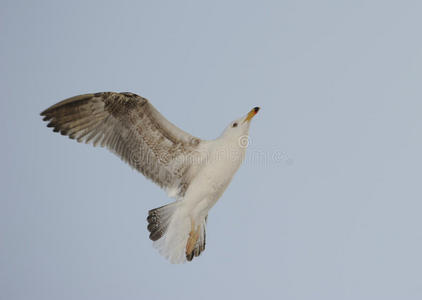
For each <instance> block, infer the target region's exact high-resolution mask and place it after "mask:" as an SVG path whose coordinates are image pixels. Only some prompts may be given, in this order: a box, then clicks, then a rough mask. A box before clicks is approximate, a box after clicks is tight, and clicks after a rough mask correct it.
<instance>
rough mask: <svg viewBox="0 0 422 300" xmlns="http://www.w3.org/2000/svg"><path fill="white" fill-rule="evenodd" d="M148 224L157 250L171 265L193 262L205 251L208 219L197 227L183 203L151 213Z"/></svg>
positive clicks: (154, 210) (177, 202)
mask: <svg viewBox="0 0 422 300" xmlns="http://www.w3.org/2000/svg"><path fill="white" fill-rule="evenodd" d="M147 221H148V230H149V232H150V236H149V237H150V239H151V240H152V241H154V247H155V248H156V249H157V250H158V251H159V253H160V254H161V255H163V256H164V257H166V258H167V259H168V260H169V261H170V262H171V263H183V262H186V260H187V261H191V260H192V259H193V258H194V257H196V256H199V255H200V254H201V253H202V252H203V251H204V250H205V226H206V218H205V219H203V220H202V222H200V223H199V224H198V223H196V224H195V222H194V220H192V218H191V216H190V215H189V213H188V212H187V211H186V209H184V207H183V204H182V203H181V202H179V201H176V202H173V203H170V204H168V205H165V206H162V207H158V208H155V209H152V210H150V211H149V214H148V218H147Z"/></svg>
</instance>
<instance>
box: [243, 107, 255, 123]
mask: <svg viewBox="0 0 422 300" xmlns="http://www.w3.org/2000/svg"><path fill="white" fill-rule="evenodd" d="M258 111H259V107H254V108H252V110H251V111H250V112H249V113H248V115H247V116H246V119H245V121H243V123H245V122H249V121H250V120H252V118H253V117H255V115H256V114H257V113H258Z"/></svg>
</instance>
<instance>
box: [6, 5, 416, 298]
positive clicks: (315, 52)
mask: <svg viewBox="0 0 422 300" xmlns="http://www.w3.org/2000/svg"><path fill="white" fill-rule="evenodd" d="M0 3H1V6H0V43H1V47H0V69H1V71H0V88H1V95H2V96H1V102H0V106H1V113H2V114H1V117H0V126H1V129H2V137H1V148H0V154H1V171H0V172H1V173H0V175H1V178H0V179H1V180H0V182H1V200H0V299H4V300H15V299H31V300H36V299H62V300H67V299H78V300H82V299H173V300H175V299H185V300H187V299H204V300H206V299H312V300H313V299H324V300H327V299H333V300H334V299H335V300H338V299H353V300H354V299H359V300H364V299H368V300H369V299H371V300H373V299H382V300H386V299H407V300H412V299H422V258H421V253H422V218H421V213H422V204H421V201H422V184H421V178H422V177H421V175H422V173H421V169H422V158H421V154H422V140H421V132H422V117H421V116H422V104H421V99H422V88H421V87H422V85H421V80H422V39H421V28H422V18H421V13H422V4H421V2H420V1H388V0H383V1H382V0H380V1H361V0H354V1H338V0H332V1H327V0H323V1H313V0H312V1H311V0H308V1H297V0H286V1H254V2H251V1H221V2H220V1H116V2H109V1H19V0H14V1H4V0H2V1H1V2H0ZM99 91H131V92H134V93H137V94H140V95H142V96H144V97H146V98H148V99H149V100H150V101H151V102H152V103H153V105H155V107H156V108H157V109H158V110H160V111H161V112H162V113H163V114H164V116H166V117H167V118H168V119H169V120H171V121H172V122H174V123H175V124H176V125H178V126H179V127H181V128H183V129H184V130H186V131H188V132H190V133H192V134H194V135H196V136H198V137H201V138H204V139H211V138H215V137H217V136H218V135H219V134H220V133H221V131H222V130H223V128H224V127H225V126H226V125H227V124H228V123H229V122H230V121H231V120H233V119H235V118H237V117H239V116H241V115H243V114H245V113H246V112H247V111H249V109H250V108H252V107H254V106H256V105H258V106H261V107H262V110H261V111H260V113H259V115H258V116H257V117H256V118H255V119H254V120H253V123H252V126H251V132H250V134H251V141H252V144H251V145H250V147H249V149H248V157H247V161H246V162H245V164H244V165H243V166H242V167H241V169H240V170H239V172H238V173H237V175H236V177H235V179H234V180H233V182H232V184H231V185H230V186H229V188H228V190H227V191H226V193H225V194H224V195H223V197H222V198H221V200H220V202H218V204H217V205H216V206H215V207H214V208H213V210H212V211H211V213H210V215H209V218H208V228H207V248H206V251H205V252H204V253H203V254H202V255H201V256H200V257H199V258H196V259H194V261H193V262H192V263H187V264H184V265H171V264H169V263H168V262H167V261H166V260H165V259H163V258H162V257H161V256H160V255H159V254H158V253H157V252H156V250H155V249H153V247H152V243H151V241H150V240H149V239H148V232H147V229H146V220H145V218H146V215H147V211H148V210H149V209H152V208H155V207H158V206H161V205H164V204H165V203H167V202H169V201H171V199H168V198H167V196H166V194H165V193H164V192H163V191H161V190H160V189H159V188H158V187H157V186H155V185H154V184H153V183H152V182H150V181H148V180H146V179H145V178H143V176H142V175H141V174H138V173H137V172H136V171H134V170H131V169H130V168H129V167H128V166H127V165H126V164H124V163H122V162H121V161H120V159H119V158H117V157H116V156H114V155H113V154H111V153H109V152H108V151H107V150H105V149H101V148H93V147H92V146H87V145H84V144H78V143H76V142H74V141H72V140H70V139H68V138H64V137H62V136H60V135H58V134H55V133H53V132H52V131H51V130H50V129H48V128H46V127H45V125H46V124H45V123H44V122H42V121H41V117H40V116H39V113H40V112H41V111H42V110H44V109H45V108H47V107H48V106H50V105H52V104H54V103H56V102H58V101H60V100H62V99H64V98H67V97H70V96H74V95H77V94H82V93H88V92H99Z"/></svg>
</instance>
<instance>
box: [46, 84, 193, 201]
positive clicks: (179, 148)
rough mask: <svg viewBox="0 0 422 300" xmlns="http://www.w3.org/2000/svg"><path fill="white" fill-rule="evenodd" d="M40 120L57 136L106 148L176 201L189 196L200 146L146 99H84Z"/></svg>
mask: <svg viewBox="0 0 422 300" xmlns="http://www.w3.org/2000/svg"><path fill="white" fill-rule="evenodd" d="M41 115H42V116H44V121H49V123H48V125H47V126H48V127H53V129H54V131H55V132H60V133H61V134H63V135H67V136H69V137H70V138H71V139H76V140H77V141H78V142H85V143H92V144H93V145H94V146H97V145H100V146H101V147H107V148H108V149H110V150H111V151H112V152H114V153H116V154H117V155H118V156H120V157H121V158H122V159H123V160H124V161H126V162H128V163H129V164H130V165H131V166H132V167H133V168H135V169H137V170H138V171H140V172H141V173H142V174H144V175H145V176H146V177H147V178H149V179H151V180H152V181H154V182H155V183H157V184H158V185H159V186H160V187H162V188H164V189H166V190H167V192H168V193H170V194H171V196H183V195H184V193H185V191H186V189H187V187H188V185H189V181H190V178H191V177H192V173H193V172H194V169H195V168H197V167H198V162H199V160H200V159H199V158H198V156H200V154H199V152H198V151H197V149H198V146H199V144H200V143H201V140H200V139H198V138H195V137H193V136H192V135H190V134H188V133H186V132H184V131H183V130H181V129H179V128H178V127H176V126H175V125H173V124H172V123H171V122H169V121H168V120H166V119H165V118H164V117H163V116H162V115H161V114H160V113H159V112H158V111H157V110H156V109H155V108H154V107H153V106H152V105H151V104H150V103H149V101H148V100H147V99H145V98H143V97H141V96H138V95H135V94H132V93H114V92H105V93H96V94H86V95H80V96H76V97H72V98H69V99H66V100H63V101H61V102H59V103H57V104H55V105H53V106H51V107H50V108H48V109H46V110H45V111H43V112H42V113H41ZM195 163H196V164H197V165H196V166H194V165H195Z"/></svg>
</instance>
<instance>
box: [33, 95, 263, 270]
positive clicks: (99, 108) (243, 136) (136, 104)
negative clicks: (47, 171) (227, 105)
mask: <svg viewBox="0 0 422 300" xmlns="http://www.w3.org/2000/svg"><path fill="white" fill-rule="evenodd" d="M258 111H259V107H255V108H253V109H252V110H251V111H250V112H249V113H247V114H246V115H245V116H242V117H240V118H238V119H236V120H234V121H232V122H231V123H230V124H229V125H228V126H227V127H226V129H225V130H224V131H223V133H222V134H221V135H220V137H218V138H217V139H215V140H201V139H199V138H196V137H194V136H192V135H190V134H189V133H187V132H185V131H183V130H181V129H179V128H178V127H176V126H175V125H173V124H172V123H171V122H169V121H168V120H167V119H166V118H164V117H163V116H162V115H161V114H160V113H159V112H158V111H157V110H156V109H155V108H154V106H152V104H151V103H150V102H149V101H148V100H147V99H145V98H143V97H141V96H138V95H136V94H133V93H115V92H104V93H96V94H85V95H79V96H75V97H72V98H69V99H66V100H63V101H61V102H59V103H57V104H55V105H53V106H51V107H50V108H48V109H46V110H45V111H43V112H42V113H41V116H43V117H44V119H43V120H44V121H48V125H47V126H48V127H52V128H53V131H55V132H60V133H61V134H62V135H67V136H68V137H69V138H71V139H75V140H77V141H78V142H85V143H92V144H93V145H94V146H101V147H106V148H108V149H109V150H110V151H112V152H113V153H115V154H116V155H118V156H119V157H120V158H121V159H122V160H124V161H126V162H127V163H128V164H129V165H130V166H131V167H133V168H135V169H136V170H138V171H139V172H141V173H142V174H143V175H144V176H145V177H147V178H149V179H150V180H152V181H153V182H155V183H156V184H157V185H159V186H160V187H161V188H163V189H164V190H165V191H166V192H167V194H168V196H169V197H171V198H175V199H176V201H174V202H172V203H170V204H167V205H164V206H162V207H158V208H155V209H152V210H150V211H149V213H148V218H147V221H148V231H149V232H150V235H149V238H150V239H151V240H152V241H153V245H154V247H155V248H156V249H157V250H158V251H159V253H160V254H161V255H163V256H164V257H166V258H167V259H168V260H169V261H170V262H171V263H183V262H186V261H191V260H192V259H193V258H194V257H196V256H199V255H200V254H201V252H203V251H204V249H205V227H206V223H207V217H208V212H209V210H210V209H211V208H212V207H213V206H214V204H215V203H216V202H217V200H218V199H219V198H220V197H221V195H222V194H223V192H224V191H225V189H226V188H227V186H228V185H229V183H230V181H231V180H232V178H233V176H234V174H235V173H236V171H237V170H238V168H239V167H240V165H241V163H242V161H243V160H244V157H245V152H246V148H247V144H248V140H247V139H248V134H249V126H250V121H251V119H252V118H253V117H254V116H255V115H256V114H257V113H258Z"/></svg>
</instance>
